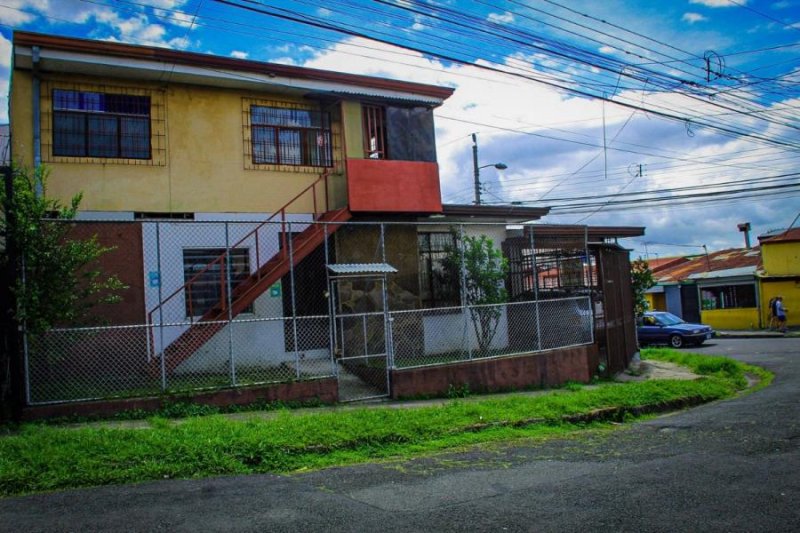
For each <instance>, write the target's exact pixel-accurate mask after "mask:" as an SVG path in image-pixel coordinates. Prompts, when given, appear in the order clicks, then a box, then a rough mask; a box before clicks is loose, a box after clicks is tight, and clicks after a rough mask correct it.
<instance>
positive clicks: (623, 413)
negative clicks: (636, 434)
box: [450, 395, 708, 434]
mask: <svg viewBox="0 0 800 533" xmlns="http://www.w3.org/2000/svg"><path fill="white" fill-rule="evenodd" d="M704 403H708V399H706V398H705V397H704V396H699V395H698V396H688V397H686V398H676V399H674V400H669V401H664V402H658V403H653V404H647V405H636V406H633V407H604V408H602V409H595V410H593V411H589V412H588V413H578V414H574V415H563V416H561V417H560V418H556V419H553V418H541V417H540V418H526V419H524V420H516V421H514V422H511V421H508V420H501V421H499V422H487V423H485V424H472V425H470V426H467V427H463V428H458V429H457V430H453V431H451V432H450V433H451V434H457V433H477V432H479V431H484V430H487V429H494V428H501V427H514V428H522V427H527V426H533V425H536V424H548V423H549V424H552V423H554V422H560V423H565V424H580V423H588V422H622V421H624V420H625V418H626V417H628V416H642V415H650V414H654V413H666V412H668V411H678V410H680V409H686V408H688V407H695V406H697V405H702V404H704Z"/></svg>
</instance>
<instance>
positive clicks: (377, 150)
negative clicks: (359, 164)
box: [362, 105, 389, 159]
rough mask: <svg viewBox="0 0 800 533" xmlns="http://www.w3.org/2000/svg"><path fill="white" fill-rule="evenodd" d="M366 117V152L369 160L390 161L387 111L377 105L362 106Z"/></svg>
mask: <svg viewBox="0 0 800 533" xmlns="http://www.w3.org/2000/svg"><path fill="white" fill-rule="evenodd" d="M362 110H363V116H364V145H365V146H364V151H365V152H366V154H367V157H368V158H369V159H389V154H388V153H387V143H386V109H385V108H384V107H382V106H377V105H364V106H362Z"/></svg>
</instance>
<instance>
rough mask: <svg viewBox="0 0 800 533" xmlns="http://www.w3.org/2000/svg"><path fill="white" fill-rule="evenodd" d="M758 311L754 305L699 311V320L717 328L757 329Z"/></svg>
mask: <svg viewBox="0 0 800 533" xmlns="http://www.w3.org/2000/svg"><path fill="white" fill-rule="evenodd" d="M758 315H759V312H758V309H757V308H755V307H742V308H733V309H711V310H702V311H700V321H701V322H702V323H703V324H708V325H709V326H711V327H713V328H714V329H717V330H729V329H732V330H737V329H758V328H759V327H760V326H759V318H758Z"/></svg>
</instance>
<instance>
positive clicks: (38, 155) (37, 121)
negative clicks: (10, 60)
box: [31, 46, 44, 197]
mask: <svg viewBox="0 0 800 533" xmlns="http://www.w3.org/2000/svg"><path fill="white" fill-rule="evenodd" d="M39 53H40V50H39V47H38V46H34V47H32V48H31V61H32V62H33V90H32V91H31V99H32V100H33V101H32V102H31V104H32V105H31V109H33V168H34V169H35V170H38V169H39V167H40V166H41V164H42V135H41V124H42V117H41V107H40V101H41V99H40V95H41V90H42V88H41V80H40V79H39ZM43 195H44V187H43V186H42V182H41V180H39V179H37V180H36V196H38V197H42V196H43Z"/></svg>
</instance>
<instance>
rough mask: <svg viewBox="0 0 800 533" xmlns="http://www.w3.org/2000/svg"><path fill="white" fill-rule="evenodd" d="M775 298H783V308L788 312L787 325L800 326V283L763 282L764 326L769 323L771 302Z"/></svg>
mask: <svg viewBox="0 0 800 533" xmlns="http://www.w3.org/2000/svg"><path fill="white" fill-rule="evenodd" d="M775 296H783V307H784V308H786V309H787V310H788V311H787V312H786V323H787V325H789V326H800V281H798V280H769V279H762V280H761V318H762V324H763V325H764V326H766V325H767V324H768V323H769V319H768V318H767V317H768V316H769V301H770V300H771V299H772V298H774V297H775Z"/></svg>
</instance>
